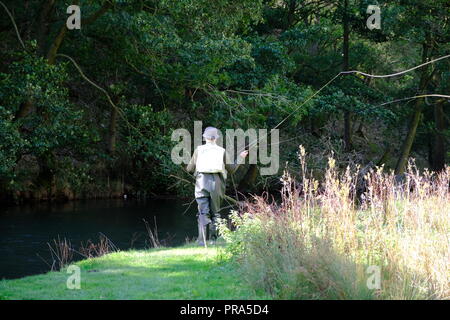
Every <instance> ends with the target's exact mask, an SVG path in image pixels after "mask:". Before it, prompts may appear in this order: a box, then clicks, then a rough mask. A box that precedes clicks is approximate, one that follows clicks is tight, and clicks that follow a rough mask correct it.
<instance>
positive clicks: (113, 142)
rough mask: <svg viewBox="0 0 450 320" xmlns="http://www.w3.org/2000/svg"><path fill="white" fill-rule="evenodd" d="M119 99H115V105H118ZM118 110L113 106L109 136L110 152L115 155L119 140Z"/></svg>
mask: <svg viewBox="0 0 450 320" xmlns="http://www.w3.org/2000/svg"><path fill="white" fill-rule="evenodd" d="M118 100H119V99H117V98H115V99H114V104H115V105H117V103H118ZM117 115H118V112H117V109H116V108H114V107H113V106H111V113H110V120H109V130H108V132H109V135H108V152H109V154H110V155H113V154H114V153H115V152H116V140H117Z"/></svg>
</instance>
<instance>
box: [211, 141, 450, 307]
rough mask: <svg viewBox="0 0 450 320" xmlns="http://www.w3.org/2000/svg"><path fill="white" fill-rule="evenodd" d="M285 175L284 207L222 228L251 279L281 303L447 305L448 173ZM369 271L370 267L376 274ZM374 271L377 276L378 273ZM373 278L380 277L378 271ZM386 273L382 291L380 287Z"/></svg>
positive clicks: (262, 204) (260, 210)
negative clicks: (321, 177)
mask: <svg viewBox="0 0 450 320" xmlns="http://www.w3.org/2000/svg"><path fill="white" fill-rule="evenodd" d="M299 157H300V161H301V168H302V179H301V182H300V183H297V182H296V181H294V180H293V179H292V178H291V177H290V176H289V175H288V174H285V175H284V177H283V179H282V181H283V189H282V190H281V195H282V198H281V203H279V204H277V203H276V202H274V201H269V199H268V196H267V195H266V196H263V197H254V199H253V201H249V202H248V203H247V208H246V210H245V211H242V212H240V213H238V212H233V213H232V215H231V220H232V224H233V225H234V229H236V230H233V231H232V230H231V229H230V228H228V227H227V223H226V222H225V221H221V223H220V226H219V229H220V232H221V234H222V235H223V237H224V238H225V239H226V240H227V242H228V250H229V252H230V253H231V254H232V255H233V256H234V257H236V261H237V262H238V263H239V264H240V266H241V270H242V272H243V274H244V276H245V277H246V279H247V280H248V281H249V282H250V283H251V284H252V285H253V286H254V287H255V289H263V290H265V291H266V292H267V293H269V294H270V295H272V296H273V297H274V298H281V299H448V298H450V191H449V183H450V168H449V167H447V168H446V169H445V170H444V171H443V172H441V173H439V174H432V173H430V172H428V171H425V172H423V173H420V172H419V171H418V170H417V169H416V168H415V167H414V166H413V165H411V164H410V165H409V167H408V170H407V173H406V174H405V176H404V177H403V179H398V178H397V177H396V176H395V175H394V174H393V173H387V172H385V171H383V168H377V169H375V170H369V171H367V172H366V173H365V174H361V171H360V170H358V169H357V168H354V169H353V170H352V169H350V168H347V170H346V171H345V172H339V171H338V170H337V169H336V167H335V162H334V160H333V159H332V158H330V159H329V166H328V170H327V172H326V175H325V179H324V181H322V182H321V183H319V182H318V181H316V180H315V179H313V178H312V175H311V174H310V173H308V170H307V168H306V161H305V157H306V153H305V150H304V149H303V148H302V147H300V152H299ZM371 266H372V267H371ZM373 266H374V267H373ZM374 270H375V271H374ZM378 270H379V271H380V282H379V286H378V283H377V282H376V277H377V271H378Z"/></svg>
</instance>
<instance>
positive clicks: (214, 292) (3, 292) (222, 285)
mask: <svg viewBox="0 0 450 320" xmlns="http://www.w3.org/2000/svg"><path fill="white" fill-rule="evenodd" d="M75 264H76V265H78V266H79V267H80V268H81V289H79V290H76V289H75V290H70V289H67V286H66V282H67V278H68V277H69V276H70V274H67V273H66V272H65V271H66V270H62V271H61V272H49V273H47V274H42V275H36V276H29V277H25V278H21V279H14V280H2V281H0V299H257V298H258V296H257V295H256V294H255V292H253V291H252V290H251V289H250V288H249V287H248V286H246V285H245V284H244V283H243V282H242V281H240V279H239V277H238V276H237V274H236V270H235V267H233V265H232V264H231V263H230V262H228V261H227V260H226V259H223V258H222V255H221V250H220V248H218V247H208V248H202V247H195V246H192V245H191V246H189V245H187V246H184V247H180V248H168V249H152V250H145V251H124V252H115V253H111V254H108V255H105V256H103V257H100V258H94V259H87V260H83V261H79V262H77V263H75Z"/></svg>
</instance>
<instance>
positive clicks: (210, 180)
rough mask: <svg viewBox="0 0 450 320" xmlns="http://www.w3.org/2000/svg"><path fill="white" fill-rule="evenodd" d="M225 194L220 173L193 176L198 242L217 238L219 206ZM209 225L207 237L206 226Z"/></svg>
mask: <svg viewBox="0 0 450 320" xmlns="http://www.w3.org/2000/svg"><path fill="white" fill-rule="evenodd" d="M224 194H225V183H224V179H223V177H222V175H221V174H220V173H197V174H196V176H195V200H196V201H197V204H198V214H197V222H198V240H199V241H204V240H208V239H214V238H216V237H217V231H216V223H217V219H218V218H220V213H219V211H220V205H221V202H222V198H223V195H224ZM207 225H209V236H207V234H206V226H207Z"/></svg>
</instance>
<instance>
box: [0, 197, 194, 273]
mask: <svg viewBox="0 0 450 320" xmlns="http://www.w3.org/2000/svg"><path fill="white" fill-rule="evenodd" d="M186 208H187V205H185V202H184V201H181V200H145V201H135V200H123V199H115V200H86V201H71V202H68V203H64V204H54V203H35V204H29V205H20V206H12V207H6V208H4V207H2V208H0V279H3V278H6V279H12V278H19V277H23V276H27V275H32V274H38V273H43V272H47V271H49V269H50V268H49V266H48V265H47V263H49V262H50V261H51V255H50V250H49V248H48V245H47V243H52V242H53V239H57V238H58V236H59V238H60V239H63V238H66V239H68V240H70V242H71V244H72V245H73V247H74V248H78V247H79V246H80V243H81V242H83V243H86V241H87V240H92V241H93V242H98V239H99V235H100V233H102V234H104V235H105V236H106V237H108V238H109V239H110V240H111V241H112V242H113V243H114V245H115V246H117V247H118V248H119V249H121V250H126V249H129V248H131V247H133V248H136V249H142V248H146V247H149V238H148V235H147V231H146V228H145V223H144V222H143V219H145V220H146V221H148V223H149V225H150V226H151V228H152V229H153V230H154V228H155V222H156V227H157V231H158V237H159V240H160V241H162V242H164V244H165V245H168V246H177V245H181V244H183V243H185V241H186V239H187V238H189V239H193V238H194V237H195V236H196V232H197V225H196V221H195V212H196V204H195V202H194V203H192V205H191V206H190V208H189V210H188V211H187V212H185V213H184V214H183V212H184V211H185V210H186ZM74 258H76V260H79V259H81V258H82V257H81V256H79V255H78V254H76V253H75V254H74ZM44 260H45V261H47V263H46V262H45V261H44Z"/></svg>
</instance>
